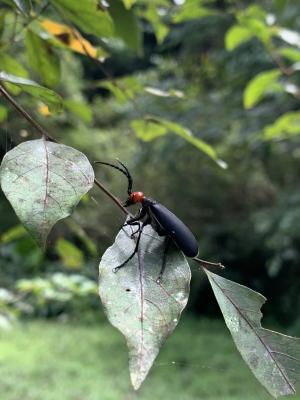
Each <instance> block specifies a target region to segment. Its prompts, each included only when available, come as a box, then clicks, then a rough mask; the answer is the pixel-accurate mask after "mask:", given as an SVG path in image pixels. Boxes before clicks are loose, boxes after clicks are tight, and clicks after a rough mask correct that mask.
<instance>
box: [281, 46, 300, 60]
mask: <svg viewBox="0 0 300 400" xmlns="http://www.w3.org/2000/svg"><path fill="white" fill-rule="evenodd" d="M279 53H280V54H281V55H282V56H283V57H285V58H287V59H288V60H290V61H292V62H300V50H297V49H294V48H293V47H282V48H281V49H280V50H279Z"/></svg>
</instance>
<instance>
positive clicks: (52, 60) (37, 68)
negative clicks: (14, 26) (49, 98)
mask: <svg viewBox="0 0 300 400" xmlns="http://www.w3.org/2000/svg"><path fill="white" fill-rule="evenodd" d="M25 43H26V55H27V59H28V64H29V65H30V66H31V68H32V70H33V71H34V72H35V73H37V74H38V75H39V76H40V77H41V79H42V82H43V83H44V84H45V85H46V86H49V87H53V86H56V85H57V84H58V82H59V79H60V63H59V58H58V57H57V55H56V54H55V53H54V52H53V50H52V48H51V46H50V45H49V43H47V41H46V40H43V39H41V38H40V37H39V36H38V35H37V34H35V33H34V32H33V31H31V30H29V29H28V30H27V33H26V38H25Z"/></svg>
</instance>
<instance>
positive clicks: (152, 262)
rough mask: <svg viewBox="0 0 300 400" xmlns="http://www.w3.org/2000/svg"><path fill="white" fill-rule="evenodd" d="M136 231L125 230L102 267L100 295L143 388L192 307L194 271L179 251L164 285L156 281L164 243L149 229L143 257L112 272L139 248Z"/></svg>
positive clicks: (169, 260) (143, 242)
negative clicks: (182, 316)
mask: <svg viewBox="0 0 300 400" xmlns="http://www.w3.org/2000/svg"><path fill="white" fill-rule="evenodd" d="M131 233H132V230H131V228H130V227H128V226H127V227H125V228H123V230H121V231H120V232H119V234H118V236H117V237H116V241H115V243H114V244H113V245H112V246H111V247H110V248H109V249H108V250H106V252H105V253H104V255H103V257H102V260H101V262H100V266H99V274H100V280H99V294H100V297H101V301H102V303H103V306H104V309H105V312H106V314H107V317H108V319H109V321H110V323H111V324H112V325H113V326H115V327H116V328H117V329H119V330H120V331H121V332H122V334H123V335H124V336H125V338H126V340H127V346H128V351H129V369H130V376H131V381H132V385H133V387H134V389H138V388H139V387H140V385H141V384H142V382H143V381H144V379H145V378H146V376H147V374H148V372H149V370H150V368H151V366H152V364H153V362H154V360H155V358H156V356H157V355H158V353H159V350H160V348H161V346H162V345H163V343H164V342H165V340H166V338H167V337H168V336H169V335H170V334H171V333H172V332H173V330H174V329H175V327H176V325H177V323H178V320H179V318H180V314H181V312H182V310H183V309H184V308H185V306H186V303H187V300H188V295H189V284H190V278H191V272H190V268H189V265H188V263H187V261H186V259H185V258H184V256H183V255H182V253H181V252H180V251H179V250H178V249H177V248H176V249H175V248H173V251H172V250H171V249H170V251H169V252H168V254H167V264H166V270H165V273H164V275H163V281H162V282H161V283H160V284H158V283H156V279H157V277H158V274H159V271H160V268H161V263H162V256H163V250H164V242H163V240H162V238H160V237H159V236H158V235H157V234H156V232H154V231H153V229H152V228H151V227H150V226H147V227H146V228H145V229H144V231H143V234H142V238H141V242H140V247H139V248H140V251H139V255H138V256H137V255H135V256H134V257H133V258H132V260H131V261H130V262H128V264H127V265H126V266H125V267H124V268H122V269H120V270H119V271H118V272H117V273H114V272H113V271H112V268H114V267H116V266H118V265H119V264H120V263H122V262H123V261H124V260H125V259H126V258H127V257H128V256H129V255H130V254H131V253H132V251H133V249H134V246H135V242H134V240H133V239H131V238H130V235H131Z"/></svg>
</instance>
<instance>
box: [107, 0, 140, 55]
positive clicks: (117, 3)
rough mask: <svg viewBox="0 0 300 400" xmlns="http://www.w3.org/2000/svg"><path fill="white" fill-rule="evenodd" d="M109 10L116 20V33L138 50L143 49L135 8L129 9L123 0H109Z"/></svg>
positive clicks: (128, 44)
mask: <svg viewBox="0 0 300 400" xmlns="http://www.w3.org/2000/svg"><path fill="white" fill-rule="evenodd" d="M108 11H109V13H110V15H111V17H112V19H113V21H114V25H115V33H116V35H117V36H119V37H120V38H121V39H123V41H124V42H125V43H126V44H127V46H128V47H129V48H130V49H132V50H134V51H135V52H137V53H138V54H140V53H141V51H142V34H141V30H140V28H139V25H138V20H137V17H136V15H135V13H134V11H133V10H131V9H127V8H126V7H125V6H124V4H123V2H122V1H121V0H109V8H108Z"/></svg>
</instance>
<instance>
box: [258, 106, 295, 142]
mask: <svg viewBox="0 0 300 400" xmlns="http://www.w3.org/2000/svg"><path fill="white" fill-rule="evenodd" d="M299 134H300V112H299V111H294V112H293V111H291V112H288V113H285V114H283V115H281V116H280V117H279V118H277V119H276V121H275V122H274V123H273V124H271V125H268V126H266V127H265V129H264V133H263V135H264V139H266V140H272V139H284V138H289V137H292V136H295V135H299Z"/></svg>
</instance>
